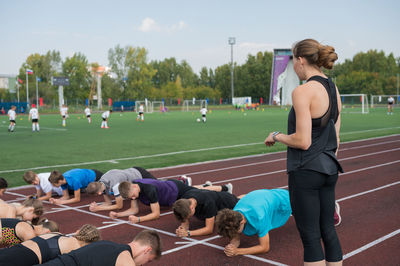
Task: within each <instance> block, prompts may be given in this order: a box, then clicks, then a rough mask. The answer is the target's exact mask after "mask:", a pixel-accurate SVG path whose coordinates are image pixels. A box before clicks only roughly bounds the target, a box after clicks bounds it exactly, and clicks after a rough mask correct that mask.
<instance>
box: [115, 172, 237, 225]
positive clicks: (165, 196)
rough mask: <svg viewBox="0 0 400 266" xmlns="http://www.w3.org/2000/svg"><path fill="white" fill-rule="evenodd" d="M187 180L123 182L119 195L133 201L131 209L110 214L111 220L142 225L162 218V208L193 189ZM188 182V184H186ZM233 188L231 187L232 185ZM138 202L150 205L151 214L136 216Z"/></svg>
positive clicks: (218, 187) (224, 188)
mask: <svg viewBox="0 0 400 266" xmlns="http://www.w3.org/2000/svg"><path fill="white" fill-rule="evenodd" d="M185 178H186V179H185V180H182V181H178V180H174V179H169V180H158V179H150V178H146V179H138V180H135V181H132V182H129V181H128V182H121V183H120V184H119V186H118V190H119V193H120V195H121V197H122V198H124V199H132V201H131V208H129V209H128V210H125V211H122V212H113V211H112V212H110V217H111V218H118V217H124V216H129V221H130V222H131V223H140V222H144V221H151V220H155V219H158V218H159V217H160V206H172V204H173V203H174V202H175V201H176V200H177V199H180V198H181V197H182V195H183V194H185V193H186V191H188V190H191V189H193V188H194V187H191V186H189V185H188V184H187V183H190V182H189V181H188V180H190V178H188V177H186V176H185ZM184 182H187V183H184ZM230 186H231V185H230ZM196 187H197V188H200V189H207V190H217V191H222V190H225V191H227V190H228V187H227V186H226V185H224V186H207V187H203V186H202V185H200V186H196ZM137 200H140V201H141V202H142V203H143V204H145V205H150V208H151V213H149V214H147V215H144V216H135V215H136V214H137V213H138V212H139V205H138V202H137Z"/></svg>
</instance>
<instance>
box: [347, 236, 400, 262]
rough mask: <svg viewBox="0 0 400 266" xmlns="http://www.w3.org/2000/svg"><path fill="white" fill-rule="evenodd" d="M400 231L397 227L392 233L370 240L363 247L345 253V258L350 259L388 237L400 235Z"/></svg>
mask: <svg viewBox="0 0 400 266" xmlns="http://www.w3.org/2000/svg"><path fill="white" fill-rule="evenodd" d="M399 233H400V229H397V230H395V231H393V232H391V233H389V234H387V235H385V236H383V237H381V238H378V239H376V240H374V241H372V242H370V243H368V244H366V245H364V246H362V247H360V248H358V249H356V250H353V251H352V252H349V253H347V254H345V255H344V256H343V259H344V260H345V259H348V258H350V257H352V256H354V255H356V254H358V253H361V252H363V251H365V250H367V249H369V248H371V247H373V246H375V245H377V244H379V243H381V242H383V241H385V240H386V239H389V238H391V237H394V236H395V235H398V234H399Z"/></svg>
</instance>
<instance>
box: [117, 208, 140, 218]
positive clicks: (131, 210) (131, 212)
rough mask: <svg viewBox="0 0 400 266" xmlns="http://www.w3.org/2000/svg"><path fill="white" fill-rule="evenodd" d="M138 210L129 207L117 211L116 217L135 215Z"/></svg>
mask: <svg viewBox="0 0 400 266" xmlns="http://www.w3.org/2000/svg"><path fill="white" fill-rule="evenodd" d="M138 212H139V210H134V209H132V208H129V209H127V210H126V211H123V212H117V217H125V216H129V215H135V214H137V213H138Z"/></svg>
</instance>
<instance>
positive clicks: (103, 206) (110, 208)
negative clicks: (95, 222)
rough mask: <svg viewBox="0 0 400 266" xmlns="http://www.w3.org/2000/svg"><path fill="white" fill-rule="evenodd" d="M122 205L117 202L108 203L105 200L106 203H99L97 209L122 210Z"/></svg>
mask: <svg viewBox="0 0 400 266" xmlns="http://www.w3.org/2000/svg"><path fill="white" fill-rule="evenodd" d="M120 209H121V207H118V205H117V204H111V205H109V204H107V203H106V202H105V204H101V205H97V208H96V211H113V210H120Z"/></svg>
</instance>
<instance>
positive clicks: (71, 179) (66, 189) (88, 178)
mask: <svg viewBox="0 0 400 266" xmlns="http://www.w3.org/2000/svg"><path fill="white" fill-rule="evenodd" d="M102 175H103V173H102V172H100V171H97V170H95V169H71V170H69V171H67V172H65V173H64V174H61V172H59V171H57V170H54V171H52V172H51V174H50V177H49V181H50V183H51V184H52V185H53V186H55V187H61V188H62V189H63V196H62V197H61V198H59V199H55V198H50V199H49V201H50V203H53V204H68V203H77V202H80V201H81V190H82V189H85V188H86V187H87V185H88V184H89V183H90V182H93V181H97V180H99V179H100V177H101V176H102ZM69 193H73V194H74V197H73V198H71V199H70V197H69Z"/></svg>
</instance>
